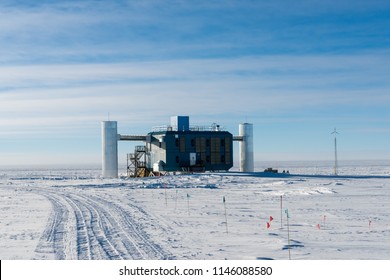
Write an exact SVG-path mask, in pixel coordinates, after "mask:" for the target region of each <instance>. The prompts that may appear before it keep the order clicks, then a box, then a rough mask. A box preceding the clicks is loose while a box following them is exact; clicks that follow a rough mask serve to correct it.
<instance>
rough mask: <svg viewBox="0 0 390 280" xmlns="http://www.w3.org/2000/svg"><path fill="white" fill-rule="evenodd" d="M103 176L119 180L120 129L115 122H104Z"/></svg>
mask: <svg viewBox="0 0 390 280" xmlns="http://www.w3.org/2000/svg"><path fill="white" fill-rule="evenodd" d="M102 176H103V177H104V178H118V128H117V122H115V121H103V122H102Z"/></svg>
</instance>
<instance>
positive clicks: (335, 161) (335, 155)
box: [332, 128, 339, 175]
mask: <svg viewBox="0 0 390 280" xmlns="http://www.w3.org/2000/svg"><path fill="white" fill-rule="evenodd" d="M332 134H334V175H337V134H339V133H338V132H337V130H336V128H335V129H334V131H333V132H332Z"/></svg>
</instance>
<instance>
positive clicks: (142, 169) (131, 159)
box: [127, 146, 153, 178]
mask: <svg viewBox="0 0 390 280" xmlns="http://www.w3.org/2000/svg"><path fill="white" fill-rule="evenodd" d="M150 174H153V173H151V172H150V171H149V170H148V169H147V168H146V147H145V146H136V147H135V149H134V153H131V154H127V177H129V178H130V177H133V178H135V177H147V176H150Z"/></svg>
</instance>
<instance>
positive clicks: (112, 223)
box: [34, 188, 172, 260]
mask: <svg viewBox="0 0 390 280" xmlns="http://www.w3.org/2000/svg"><path fill="white" fill-rule="evenodd" d="M34 192H35V193H37V194H40V195H42V196H44V197H46V198H47V199H48V200H49V201H50V202H51V204H52V208H53V210H52V212H51V214H50V217H49V219H48V223H47V226H46V228H45V230H44V232H43V235H42V237H41V239H40V241H39V244H38V246H37V249H36V252H37V258H39V259H42V258H46V257H47V255H48V254H49V255H50V254H53V255H54V258H55V259H82V260H93V259H109V260H111V259H113V260H121V259H170V258H172V256H171V255H170V253H169V252H166V251H164V250H163V249H162V248H161V247H160V246H159V245H158V244H156V243H154V242H153V240H151V239H150V238H149V236H148V234H146V233H145V232H144V231H143V229H142V224H141V223H140V221H142V220H148V219H150V217H148V214H147V213H146V212H144V211H142V209H139V208H137V207H136V206H134V205H131V204H127V205H126V207H124V206H123V205H118V204H116V203H115V202H114V201H107V200H105V199H103V198H101V197H98V196H96V195H88V196H87V195H85V194H83V192H81V191H79V190H77V189H72V188H55V189H38V190H37V189H35V190H34ZM135 212H136V213H137V216H138V218H135V216H134V213H135Z"/></svg>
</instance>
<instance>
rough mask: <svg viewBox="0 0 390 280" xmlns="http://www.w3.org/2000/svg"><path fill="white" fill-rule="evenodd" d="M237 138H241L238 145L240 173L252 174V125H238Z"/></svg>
mask: <svg viewBox="0 0 390 280" xmlns="http://www.w3.org/2000/svg"><path fill="white" fill-rule="evenodd" d="M238 130H239V132H238V133H239V136H242V138H243V139H242V141H240V143H239V149H240V171H241V172H253V171H254V162H253V124H251V123H240V125H239V129H238Z"/></svg>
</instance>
